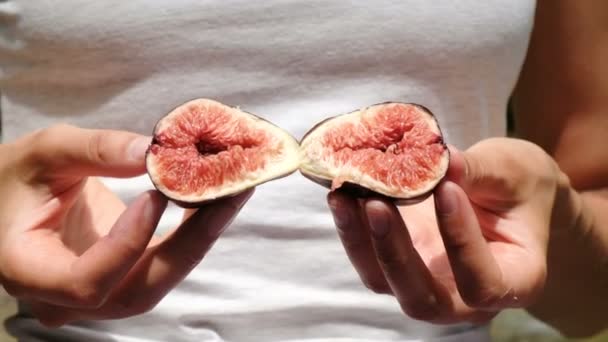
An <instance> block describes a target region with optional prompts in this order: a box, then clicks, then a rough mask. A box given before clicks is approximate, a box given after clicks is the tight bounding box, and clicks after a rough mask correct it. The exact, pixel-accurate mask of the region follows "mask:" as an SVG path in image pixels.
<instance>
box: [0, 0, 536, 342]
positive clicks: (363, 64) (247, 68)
mask: <svg viewBox="0 0 608 342" xmlns="http://www.w3.org/2000/svg"><path fill="white" fill-rule="evenodd" d="M11 6H15V8H14V9H12V8H11ZM534 6H535V3H534V1H531V0H510V1H506V0H504V1H501V0H492V1H485V2H479V1H473V0H464V1H459V2H457V3H455V2H447V1H436V2H429V1H426V0H410V1H389V0H381V1H367V2H352V1H340V0H336V1H304V0H293V1H278V0H275V1H258V2H252V1H246V0H239V1H194V0H178V1H159V0H154V1H152V0H147V1H146V0H132V1H118V0H112V1H104V2H91V1H87V0H65V1H61V2H57V1H50V0H27V1H5V2H2V3H0V12H1V13H2V14H3V15H2V16H0V26H2V28H3V30H1V31H0V71H1V77H0V90H1V91H2V96H3V97H2V107H3V115H4V118H3V119H4V120H3V130H4V135H5V136H4V138H5V139H7V140H12V139H14V138H15V137H17V136H19V135H21V134H24V133H26V132H28V131H31V130H33V129H36V128H40V127H43V126H47V125H49V124H51V123H55V122H59V121H68V122H71V123H73V124H76V125H80V126H85V127H100V128H116V129H124V130H131V131H137V132H140V133H145V134H150V132H151V130H152V128H153V126H154V124H155V122H156V121H157V120H158V118H160V117H161V116H162V115H163V114H165V113H166V112H167V111H169V110H170V109H171V108H173V107H175V106H176V105H178V104H180V103H182V102H184V101H186V100H189V99H192V98H196V97H208V98H213V99H216V100H219V101H221V102H224V103H227V104H231V105H238V106H240V107H241V108H243V109H245V110H247V111H250V112H253V113H256V114H258V115H260V116H262V117H264V118H266V119H268V120H270V121H272V122H274V123H276V124H277V125H279V126H281V127H284V128H285V129H287V130H288V131H290V132H291V133H292V134H293V135H294V136H295V137H297V138H300V137H301V136H302V135H303V134H304V133H305V132H306V130H307V129H308V128H309V127H311V126H312V125H314V124H315V123H316V122H318V121H320V120H322V119H324V118H326V117H327V116H330V115H335V114H339V113H344V112H349V111H352V110H354V109H357V108H360V107H363V106H366V105H369V104H373V103H378V102H384V101H388V100H394V101H405V102H418V103H421V104H423V105H425V106H427V107H428V108H430V109H431V110H432V111H433V112H435V114H436V115H437V116H438V118H439V121H440V122H441V124H442V128H443V130H444V131H445V133H446V140H447V141H448V142H450V143H452V144H455V145H457V146H459V147H466V146H469V145H470V144H472V143H474V142H476V141H478V140H481V139H483V138H486V137H489V136H496V135H503V134H504V133H505V115H504V112H505V108H506V102H507V99H508V96H509V94H510V91H511V89H512V87H513V86H514V83H515V81H516V79H517V76H518V72H519V68H520V66H521V63H522V62H523V58H524V56H525V52H526V49H527V44H528V36H529V33H530V30H531V26H532V21H533V15H534ZM106 183H107V184H108V185H109V186H111V187H112V188H113V189H114V190H116V191H117V193H119V194H120V195H121V196H122V197H123V198H125V199H129V198H131V197H132V196H133V195H134V194H135V193H137V192H139V191H142V190H144V189H147V188H151V184H150V183H149V181H148V180H147V178H146V177H141V178H137V179H136V180H135V181H132V180H131V181H116V180H106ZM179 216H180V213H179V211H178V210H177V209H176V208H171V209H170V210H169V212H168V213H167V215H165V217H164V218H163V221H162V224H161V227H160V228H159V229H160V230H161V231H162V230H164V229H167V227H169V226H171V225H173V224H175V223H176V222H177V220H178V217H179ZM11 327H12V329H13V330H15V329H17V330H19V329H20V330H21V331H23V332H25V333H27V332H32V331H45V332H44V333H45V334H51V332H49V331H46V330H44V329H43V328H42V327H40V326H38V325H37V324H35V323H34V322H33V321H32V320H28V319H27V318H20V319H14V320H12V321H11ZM142 327H143V328H142ZM468 328H469V327H467V326H456V327H442V328H440V327H435V326H431V325H427V324H423V323H420V322H415V321H413V320H409V319H407V318H405V316H404V315H403V313H401V311H400V309H399V306H398V304H397V303H396V301H395V300H394V299H393V298H391V297H388V296H378V295H375V294H372V293H369V291H367V290H366V289H365V288H364V287H363V286H362V285H361V284H360V281H359V280H358V277H357V275H356V273H355V272H354V270H353V269H352V266H350V264H349V263H348V260H347V258H346V256H345V253H344V251H343V249H342V246H341V245H340V243H339V241H338V240H337V238H336V234H335V229H334V228H333V224H332V221H331V218H330V216H329V212H328V210H327V206H326V204H325V190H324V189H322V188H320V187H317V186H316V185H314V184H312V183H310V182H308V181H307V180H305V179H303V178H302V177H301V176H299V175H296V174H294V175H293V176H290V177H288V178H285V179H281V180H277V181H275V182H272V183H268V184H265V185H263V186H261V187H260V188H259V189H258V191H257V193H256V195H255V196H254V198H252V200H251V201H250V202H249V203H248V205H247V206H246V207H245V209H244V210H243V212H242V213H241V215H240V216H239V218H238V219H237V221H235V223H234V224H233V226H232V227H231V228H230V229H229V230H228V231H227V232H226V233H225V234H224V235H223V236H222V238H221V240H220V241H219V242H218V243H217V244H216V246H215V247H214V249H213V250H212V251H211V253H210V254H209V255H208V257H207V258H206V260H204V262H203V263H202V264H201V265H200V266H199V267H198V268H197V269H195V270H194V271H193V273H192V275H191V276H190V277H189V278H188V279H187V280H186V281H184V282H183V283H182V284H181V285H180V286H179V287H178V288H177V289H176V290H175V291H173V292H172V293H171V294H170V295H169V296H168V297H167V298H166V299H165V300H164V301H163V302H161V304H160V305H159V306H158V307H157V308H156V309H155V311H154V312H152V313H151V314H148V315H144V316H140V317H136V318H133V319H129V320H123V321H117V322H103V323H95V324H93V323H91V324H86V325H81V326H71V327H68V328H66V329H65V330H63V331H64V332H68V333H67V334H68V335H71V336H77V335H75V334H77V333H82V334H85V335H78V336H81V337H82V338H85V336H87V337H86V338H85V339H87V340H88V339H90V338H91V336H93V335H90V334H93V330H104V329H108V330H110V329H111V330H113V331H114V332H115V333H116V334H118V335H116V336H119V335H120V336H127V335H131V334H133V335H138V336H143V338H144V339H143V340H145V339H148V340H161V341H169V340H170V341H202V340H214V339H216V338H223V339H227V340H230V341H279V340H281V341H283V340H296V339H298V340H305V339H306V338H308V339H314V338H318V339H324V340H331V338H335V339H336V340H337V339H338V338H345V339H348V340H357V338H359V339H360V340H361V341H366V340H407V339H409V338H411V339H414V338H420V337H423V336H431V335H432V336H435V335H447V334H451V333H454V334H455V333H456V332H458V331H463V330H466V329H468ZM53 333H54V334H60V333H61V332H53ZM68 335H65V336H68Z"/></svg>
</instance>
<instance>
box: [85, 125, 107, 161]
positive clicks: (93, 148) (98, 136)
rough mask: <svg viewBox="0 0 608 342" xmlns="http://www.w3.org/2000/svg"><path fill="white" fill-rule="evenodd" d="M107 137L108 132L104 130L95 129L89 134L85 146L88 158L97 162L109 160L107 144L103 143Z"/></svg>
mask: <svg viewBox="0 0 608 342" xmlns="http://www.w3.org/2000/svg"><path fill="white" fill-rule="evenodd" d="M109 138H110V137H109V133H108V132H105V131H97V132H95V133H94V134H93V135H91V137H90V138H89V141H88V146H87V153H88V158H89V160H91V161H93V162H99V163H104V162H106V161H108V160H109V158H110V157H111V151H109V150H108V148H107V144H105V142H106V141H107V140H108V139H109Z"/></svg>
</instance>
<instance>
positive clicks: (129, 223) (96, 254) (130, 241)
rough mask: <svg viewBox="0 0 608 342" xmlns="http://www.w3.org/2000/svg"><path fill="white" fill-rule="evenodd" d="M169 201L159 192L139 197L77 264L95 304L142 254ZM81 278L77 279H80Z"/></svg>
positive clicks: (89, 299)
mask: <svg viewBox="0 0 608 342" xmlns="http://www.w3.org/2000/svg"><path fill="white" fill-rule="evenodd" d="M166 205H167V200H166V198H165V197H164V196H162V195H161V194H160V193H159V192H157V191H149V192H147V193H145V194H143V195H142V196H140V197H139V198H137V199H136V200H135V201H134V202H133V203H132V204H131V205H130V206H129V207H128V208H127V210H125V211H124V212H123V214H122V215H121V216H120V217H119V218H118V220H117V221H116V223H115V224H114V226H113V227H112V229H111V230H110V232H109V233H108V235H106V236H104V237H102V238H101V239H100V240H99V241H98V242H96V243H95V244H94V245H93V246H91V248H89V249H88V250H87V251H86V252H85V253H84V254H82V255H81V256H80V258H78V259H77V260H76V262H75V263H74V264H73V267H72V269H73V273H74V275H76V276H77V277H78V278H79V279H81V280H80V281H76V284H78V287H79V288H80V289H81V290H80V291H82V293H83V295H82V296H83V297H84V298H85V299H87V300H86V301H85V302H88V303H89V304H91V305H99V304H100V303H102V302H103V301H104V300H105V297H106V296H107V295H108V294H109V292H110V290H111V289H112V288H113V287H114V286H115V285H116V284H117V283H118V282H119V281H120V280H121V279H122V278H123V277H124V276H125V275H126V274H127V273H128V272H129V270H130V269H131V268H132V267H133V265H135V263H136V262H137V261H138V260H139V258H140V257H141V256H142V254H143V253H144V251H145V250H146V247H147V246H148V243H149V242H150V239H151V238H152V235H153V233H154V230H155V228H156V226H157V225H158V222H159V220H160V218H161V216H162V213H163V211H164V210H165V207H166ZM78 278H77V279H78Z"/></svg>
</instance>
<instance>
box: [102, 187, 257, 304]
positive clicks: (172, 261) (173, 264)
mask: <svg viewBox="0 0 608 342" xmlns="http://www.w3.org/2000/svg"><path fill="white" fill-rule="evenodd" d="M252 194H253V189H251V190H247V191H245V192H243V193H240V194H238V195H236V196H234V197H230V198H223V199H220V200H217V201H214V202H210V203H208V204H206V205H204V206H202V207H201V208H199V209H198V210H197V211H196V212H195V213H194V214H192V215H191V216H190V217H189V218H188V219H186V220H185V221H184V222H183V223H182V224H181V225H180V226H179V227H178V228H177V229H176V230H175V231H173V232H172V233H170V234H169V235H168V236H167V237H166V238H164V239H163V240H162V241H161V242H160V243H159V244H158V245H156V246H155V247H153V248H151V249H149V251H148V252H146V256H145V260H142V262H140V263H139V264H138V265H137V266H136V268H135V269H134V272H132V274H130V275H129V277H127V279H125V281H124V282H123V284H121V287H120V290H119V291H118V294H117V297H118V298H114V301H116V302H119V303H121V304H120V306H121V307H123V308H126V310H127V311H128V310H133V312H136V313H141V312H145V311H146V310H148V309H149V306H150V305H154V304H156V303H157V302H158V300H160V299H161V298H162V297H164V295H165V294H166V293H167V292H168V291H169V290H171V289H172V288H173V287H175V286H176V285H177V284H178V283H179V282H180V281H182V280H183V279H184V278H185V277H186V275H187V274H188V273H189V272H190V271H191V270H192V269H193V268H194V267H195V266H196V265H198V264H199V263H200V261H201V260H202V259H203V257H204V256H205V255H206V254H207V252H208V251H209V249H210V248H211V247H212V246H213V244H214V243H215V241H216V240H217V238H218V237H219V236H220V235H221V233H222V232H223V231H224V230H225V229H226V228H227V227H228V226H229V225H230V223H231V222H232V220H233V219H234V218H235V217H236V215H237V214H238V212H239V211H240V209H241V208H242V207H243V205H244V204H245V203H246V201H247V200H248V199H249V198H250V197H251V195H252ZM121 314H122V315H128V314H129V312H126V313H125V312H123V313H121Z"/></svg>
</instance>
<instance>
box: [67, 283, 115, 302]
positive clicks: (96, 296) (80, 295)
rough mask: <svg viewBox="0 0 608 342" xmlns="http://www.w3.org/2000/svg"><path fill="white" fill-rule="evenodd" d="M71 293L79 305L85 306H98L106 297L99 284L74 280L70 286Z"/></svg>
mask: <svg viewBox="0 0 608 342" xmlns="http://www.w3.org/2000/svg"><path fill="white" fill-rule="evenodd" d="M71 295H72V297H73V299H74V300H75V301H76V302H77V303H78V304H79V305H81V306H84V307H87V308H98V307H100V306H101V305H103V303H104V302H105V299H106V295H105V294H104V293H103V292H102V291H101V289H100V288H99V286H97V285H95V284H90V283H88V282H76V283H75V285H73V286H72V293H71Z"/></svg>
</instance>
